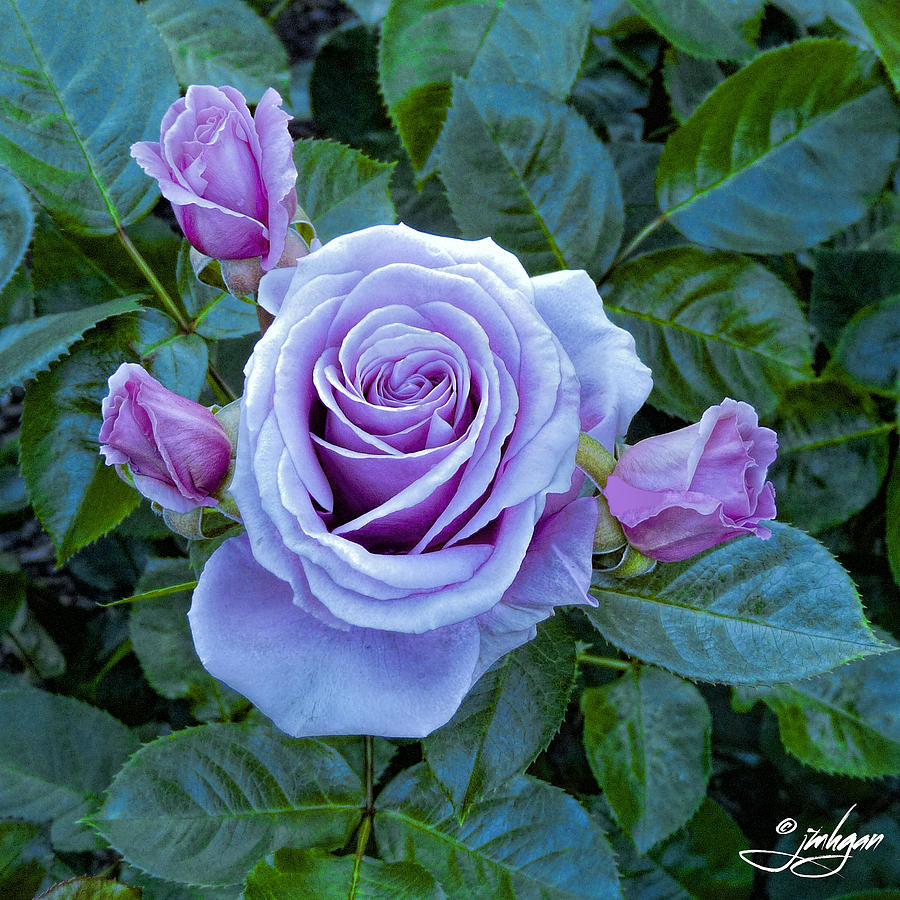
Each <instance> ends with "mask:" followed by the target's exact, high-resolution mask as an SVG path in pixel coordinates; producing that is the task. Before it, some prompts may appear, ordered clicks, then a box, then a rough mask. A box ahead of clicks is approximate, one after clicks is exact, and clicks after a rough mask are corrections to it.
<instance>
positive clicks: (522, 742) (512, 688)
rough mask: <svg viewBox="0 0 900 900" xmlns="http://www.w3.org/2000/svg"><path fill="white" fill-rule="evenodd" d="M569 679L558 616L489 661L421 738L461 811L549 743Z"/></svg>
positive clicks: (567, 642)
mask: <svg viewBox="0 0 900 900" xmlns="http://www.w3.org/2000/svg"><path fill="white" fill-rule="evenodd" d="M574 681H575V641H574V639H573V637H572V635H571V633H570V632H569V630H568V629H567V627H566V625H565V623H564V622H563V620H562V619H560V618H558V617H554V618H552V619H548V620H547V621H546V622H542V623H541V624H540V625H539V626H538V634H537V637H536V638H535V639H534V640H533V641H529V642H528V643H527V644H525V645H523V646H522V647H519V648H518V649H516V650H513V652H512V653H508V654H507V655H506V656H504V657H503V659H501V660H500V661H499V662H498V663H497V664H496V665H494V666H492V667H491V668H490V669H489V670H488V671H487V672H486V673H485V674H484V675H482V677H481V678H480V679H479V680H478V682H477V683H476V684H475V686H474V687H473V688H472V690H471V691H469V693H468V694H467V695H466V697H465V699H464V700H463V702H462V705H461V706H460V708H459V709H458V710H457V712H456V714H455V715H454V716H453V718H452V719H451V720H450V721H449V722H448V723H447V724H446V725H445V726H444V727H443V728H440V729H438V730H437V731H435V732H434V733H433V734H431V735H429V736H428V737H427V738H425V742H424V748H425V758H426V759H427V760H428V765H429V766H430V767H431V770H432V771H433V772H434V774H435V775H436V776H437V779H438V780H439V781H440V782H441V784H442V786H443V787H444V789H445V790H446V791H447V793H448V795H449V797H450V799H451V801H452V802H453V806H454V807H455V809H456V811H457V813H458V814H459V815H460V816H461V817H463V816H465V815H466V814H467V812H468V810H469V808H470V807H471V805H472V804H473V803H474V802H475V800H477V799H479V798H480V797H481V796H482V795H485V794H490V793H491V791H493V790H495V789H496V788H498V787H499V786H500V785H502V784H503V782H504V781H506V780H507V779H508V778H511V777H512V776H513V775H515V774H517V773H519V772H522V771H524V770H525V768H526V767H527V766H528V765H529V763H531V762H532V761H533V760H534V758H535V757H536V756H537V755H538V753H540V752H541V751H542V750H543V749H545V748H546V746H547V745H548V744H549V743H550V739H551V738H552V737H553V735H554V734H556V731H557V730H558V728H559V725H560V723H561V722H562V720H563V717H564V716H565V714H566V704H567V702H568V699H569V693H570V692H571V690H572V685H573V684H574Z"/></svg>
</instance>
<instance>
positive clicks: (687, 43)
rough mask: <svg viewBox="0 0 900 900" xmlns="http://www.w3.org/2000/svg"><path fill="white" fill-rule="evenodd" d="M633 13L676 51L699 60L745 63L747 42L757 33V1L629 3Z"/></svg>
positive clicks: (654, 0) (638, 0) (749, 50)
mask: <svg viewBox="0 0 900 900" xmlns="http://www.w3.org/2000/svg"><path fill="white" fill-rule="evenodd" d="M631 3H632V5H633V6H634V7H635V9H637V11H638V12H639V13H640V14H641V15H642V16H643V17H644V18H645V19H646V20H647V21H648V22H649V23H650V24H651V25H652V26H653V27H654V28H655V29H656V30H657V31H659V32H660V33H661V34H662V35H663V36H664V37H666V38H668V39H669V40H670V41H671V42H672V43H673V44H674V45H675V46H676V47H678V48H679V49H680V50H684V51H685V53H690V54H692V55H693V56H699V57H700V58H702V59H747V58H749V57H751V56H753V53H754V49H755V48H754V46H753V44H752V43H750V41H749V40H748V39H747V38H748V37H749V36H751V35H753V34H755V32H756V31H758V30H759V26H758V21H756V20H758V19H759V17H760V16H761V15H762V2H761V0H728V2H726V3H722V2H717V0H682V2H680V3H671V2H669V0H631Z"/></svg>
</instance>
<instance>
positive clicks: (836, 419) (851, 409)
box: [771, 381, 893, 533]
mask: <svg viewBox="0 0 900 900" xmlns="http://www.w3.org/2000/svg"><path fill="white" fill-rule="evenodd" d="M773 427H774V428H775V430H776V432H777V434H778V444H779V447H778V458H777V460H776V461H775V464H774V465H773V467H772V471H771V479H772V483H773V484H774V485H775V494H776V497H777V502H778V513H779V516H780V518H782V519H783V520H784V521H787V522H791V523H793V524H794V525H798V526H799V527H801V528H804V529H806V530H807V531H812V532H814V533H815V532H819V531H823V530H824V529H826V528H829V527H831V526H832V525H837V524H838V523H840V522H843V521H845V520H846V519H848V518H849V517H850V516H851V515H853V513H855V512H858V511H859V510H861V509H862V508H863V507H864V506H866V505H867V504H868V503H869V502H870V501H871V500H873V499H874V498H875V496H876V495H877V494H878V490H879V488H880V487H881V483H882V481H883V480H884V476H885V474H886V473H887V465H888V438H889V435H890V431H891V429H892V428H893V425H892V424H891V423H887V422H884V421H883V420H882V419H881V418H880V417H879V415H878V410H877V408H876V407H875V404H874V403H873V402H872V400H871V399H870V398H869V397H867V396H866V395H865V394H862V393H860V392H859V391H856V390H853V389H851V388H850V387H848V386H846V385H843V384H840V383H839V382H834V381H831V382H828V381H826V382H819V381H817V382H811V383H808V384H798V385H796V386H795V387H794V388H792V389H791V390H790V391H788V392H787V393H786V394H785V397H784V399H783V401H782V402H781V404H780V405H779V407H778V410H777V413H776V416H775V421H774V423H773ZM837 485H839V486H840V488H839V489H836V486H837Z"/></svg>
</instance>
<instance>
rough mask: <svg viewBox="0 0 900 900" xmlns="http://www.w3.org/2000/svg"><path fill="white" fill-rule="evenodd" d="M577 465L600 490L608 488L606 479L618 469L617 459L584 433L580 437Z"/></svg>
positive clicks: (576, 454) (576, 456)
mask: <svg viewBox="0 0 900 900" xmlns="http://www.w3.org/2000/svg"><path fill="white" fill-rule="evenodd" d="M575 465H576V466H578V468H579V469H581V471H582V472H584V474H585V475H587V476H588V478H590V479H591V481H593V482H594V484H596V485H597V487H599V488H603V487H605V486H606V479H607V478H609V476H610V475H611V474H612V471H613V469H615V467H616V458H615V457H614V456H613V455H612V453H610V452H609V450H607V449H606V447H604V446H603V444H601V443H600V441H598V440H597V439H596V438H592V437H591V436H590V435H589V434H585V433H584V432H582V433H581V434H580V435H579V437H578V450H577V451H576V452H575Z"/></svg>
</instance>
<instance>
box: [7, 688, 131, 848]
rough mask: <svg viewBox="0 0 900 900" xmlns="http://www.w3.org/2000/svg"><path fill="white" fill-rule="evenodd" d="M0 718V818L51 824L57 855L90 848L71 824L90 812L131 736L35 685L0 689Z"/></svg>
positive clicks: (91, 839)
mask: <svg viewBox="0 0 900 900" xmlns="http://www.w3.org/2000/svg"><path fill="white" fill-rule="evenodd" d="M0 720H2V721H3V732H4V734H3V740H2V741H0V816H8V817H14V818H17V819H25V820H26V821H30V822H46V821H52V822H53V827H52V830H51V833H50V836H51V839H52V841H53V844H54V846H55V847H56V848H57V849H59V850H65V851H83V850H92V849H94V848H95V847H97V846H98V844H97V838H96V836H95V835H93V834H91V832H90V830H89V829H87V828H85V827H84V826H83V825H81V824H79V823H78V820H79V819H80V818H81V817H82V816H84V815H86V814H88V813H90V812H91V811H92V810H93V809H94V808H96V806H97V805H98V802H99V799H100V798H99V795H100V792H101V791H102V790H104V788H105V787H106V785H107V784H109V781H110V779H111V778H112V776H113V774H114V773H115V772H116V770H117V769H118V768H119V766H121V765H122V763H123V762H124V761H125V759H126V758H127V757H128V755H129V754H130V753H132V752H133V751H134V750H136V749H137V746H138V742H137V738H135V737H134V736H133V735H132V733H131V732H130V731H129V730H128V729H127V728H126V727H125V726H124V725H122V724H121V723H120V722H118V721H117V720H116V719H114V718H113V717H112V716H110V715H109V714H108V713H105V712H103V711H102V710H99V709H96V708H95V707H93V706H88V704H86V703H82V702H80V701H79V700H75V699H73V698H72V697H58V696H56V695H54V694H48V693H46V692H44V691H39V690H37V689H35V688H12V689H8V690H4V689H2V688H0ZM99 846H102V844H101V845H99Z"/></svg>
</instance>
